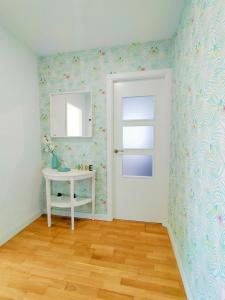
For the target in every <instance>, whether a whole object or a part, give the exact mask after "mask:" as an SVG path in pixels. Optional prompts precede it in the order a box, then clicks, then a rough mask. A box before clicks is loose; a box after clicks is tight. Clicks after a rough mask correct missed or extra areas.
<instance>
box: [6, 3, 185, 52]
mask: <svg viewBox="0 0 225 300" xmlns="http://www.w3.org/2000/svg"><path fill="white" fill-rule="evenodd" d="M183 4H184V0H0V24H1V25H2V26H3V27H5V28H6V29H8V30H9V31H11V32H12V33H13V34H14V35H16V36H17V37H18V38H19V39H21V40H22V41H24V42H25V43H26V44H27V45H28V46H29V47H31V48H32V49H33V50H34V51H35V52H36V53H37V54H41V55H48V54H53V53H56V52H69V51H75V50H85V49H90V48H98V47H111V46H117V45H124V44H128V43H131V42H144V41H152V40H161V39H168V38H171V36H172V35H173V33H174V32H175V30H176V26H177V24H178V21H179V17H180V14H181V10H182V7H183Z"/></svg>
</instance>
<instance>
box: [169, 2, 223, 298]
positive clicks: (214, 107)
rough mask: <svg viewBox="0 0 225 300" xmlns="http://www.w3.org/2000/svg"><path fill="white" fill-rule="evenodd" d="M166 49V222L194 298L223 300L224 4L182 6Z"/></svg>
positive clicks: (191, 3) (199, 3)
mask: <svg viewBox="0 0 225 300" xmlns="http://www.w3.org/2000/svg"><path fill="white" fill-rule="evenodd" d="M173 42H174V44H173V51H172V60H173V66H174V88H173V90H174V92H173V93H174V95H173V104H172V137H171V148H172V149H171V174H170V175H171V177H170V183H171V193H170V209H169V222H170V226H171V228H172V231H173V234H174V236H175V240H176V243H177V246H178V251H179V254H180V256H181V259H182V262H183V268H184V271H185V273H186V276H187V280H188V283H189V286H190V288H191V291H192V294H193V298H194V299H195V300H208V299H212V300H222V299H225V292H224V291H225V2H224V0H190V1H187V3H186V7H185V10H184V13H183V16H182V19H181V22H180V25H179V27H178V30H177V34H176V36H175V37H174V41H173ZM223 289H224V291H223Z"/></svg>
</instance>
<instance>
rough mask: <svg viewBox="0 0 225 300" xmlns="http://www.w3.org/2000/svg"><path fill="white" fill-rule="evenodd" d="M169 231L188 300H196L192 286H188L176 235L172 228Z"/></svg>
mask: <svg viewBox="0 0 225 300" xmlns="http://www.w3.org/2000/svg"><path fill="white" fill-rule="evenodd" d="M167 230H168V233H169V237H170V240H171V243H172V247H173V251H174V253H175V257H176V260H177V264H178V268H179V271H180V274H181V278H182V281H183V284H184V288H185V292H186V295H187V298H188V300H194V297H193V295H192V292H191V289H190V286H189V284H188V281H187V277H186V274H185V271H184V268H183V264H182V260H181V258H180V255H179V252H178V250H177V246H176V241H175V238H174V235H173V231H172V229H171V227H170V226H167Z"/></svg>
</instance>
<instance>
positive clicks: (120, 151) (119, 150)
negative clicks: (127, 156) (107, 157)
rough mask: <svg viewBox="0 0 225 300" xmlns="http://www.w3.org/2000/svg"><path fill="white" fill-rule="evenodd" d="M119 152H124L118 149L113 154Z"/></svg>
mask: <svg viewBox="0 0 225 300" xmlns="http://www.w3.org/2000/svg"><path fill="white" fill-rule="evenodd" d="M119 152H120V153H122V152H124V151H123V150H119V149H115V150H114V153H115V154H117V153H119Z"/></svg>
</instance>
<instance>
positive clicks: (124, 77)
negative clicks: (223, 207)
mask: <svg viewBox="0 0 225 300" xmlns="http://www.w3.org/2000/svg"><path fill="white" fill-rule="evenodd" d="M143 79H165V81H166V91H165V94H166V95H167V97H168V99H167V100H168V103H171V98H172V69H159V70H151V71H139V72H131V73H121V74H110V75H107V219H108V220H109V221H111V220H113V145H114V143H113V121H114V94H113V88H114V83H116V82H121V81H133V80H143ZM169 122H170V120H169ZM169 155H170V153H169ZM167 206H168V205H167ZM167 211H168V209H167ZM167 218H168V216H165V218H164V222H163V225H165V226H167Z"/></svg>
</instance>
